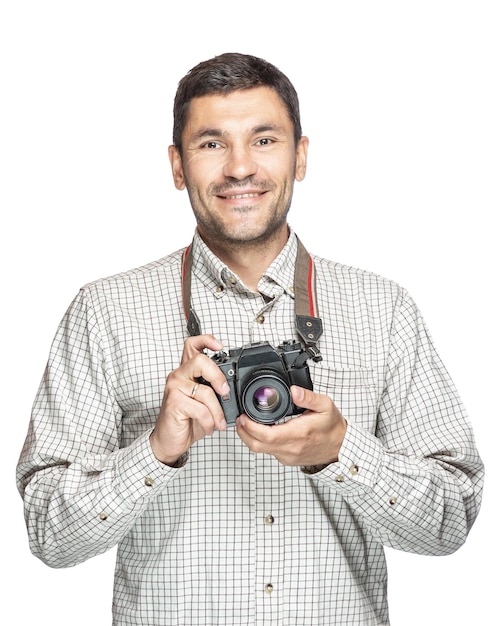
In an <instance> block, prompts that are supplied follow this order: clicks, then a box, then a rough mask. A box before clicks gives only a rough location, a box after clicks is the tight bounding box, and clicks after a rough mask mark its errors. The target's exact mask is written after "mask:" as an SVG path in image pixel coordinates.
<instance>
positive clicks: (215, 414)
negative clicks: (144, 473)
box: [150, 335, 230, 465]
mask: <svg viewBox="0 0 498 626" xmlns="http://www.w3.org/2000/svg"><path fill="white" fill-rule="evenodd" d="M205 348H208V349H210V350H214V351H216V350H221V348H222V345H221V343H220V342H219V341H218V340H217V339H216V338H215V337H213V336H212V335H199V336H197V337H189V338H188V339H187V340H186V341H185V345H184V347H183V355H182V359H181V365H180V367H178V368H177V369H176V370H173V371H172V372H171V373H170V374H169V376H168V378H167V380H166V387H165V389H164V396H163V401H162V405H161V410H160V412H159V417H158V418H157V421H156V426H155V428H154V431H153V433H152V434H151V436H150V444H151V447H152V451H153V452H154V455H155V456H156V458H157V459H158V460H159V461H161V462H162V463H165V464H167V465H173V464H174V463H175V462H176V461H177V460H178V459H179V458H180V457H181V456H182V454H184V453H185V452H186V451H187V450H188V449H189V448H190V446H191V445H192V444H193V443H194V442H196V441H198V440H199V439H202V437H205V436H206V435H211V434H212V433H213V432H214V430H215V429H217V430H224V429H225V428H226V426H227V425H226V421H225V416H224V414H223V410H222V408H221V406H220V403H219V401H218V398H217V397H216V395H215V393H214V391H213V389H211V387H209V386H208V385H203V384H200V383H198V379H199V377H201V376H202V378H204V379H205V380H206V381H208V382H209V383H210V384H211V385H212V386H213V388H214V389H215V390H216V393H218V394H219V395H222V396H223V395H226V394H228V393H229V391H230V388H229V386H228V383H227V381H226V378H225V375H224V374H223V372H222V371H221V370H220V368H219V367H218V366H217V365H216V363H214V362H213V361H212V360H211V359H210V358H209V357H208V356H207V355H206V354H204V353H203V350H204V349H205Z"/></svg>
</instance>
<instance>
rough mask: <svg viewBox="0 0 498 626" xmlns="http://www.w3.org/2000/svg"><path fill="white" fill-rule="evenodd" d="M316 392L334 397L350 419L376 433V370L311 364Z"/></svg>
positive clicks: (349, 420) (336, 403) (341, 410)
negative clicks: (334, 367) (333, 367)
mask: <svg viewBox="0 0 498 626" xmlns="http://www.w3.org/2000/svg"><path fill="white" fill-rule="evenodd" d="M310 373H311V379H312V381H313V389H314V391H316V392H317V393H322V394H325V395H327V396H329V398H331V399H332V400H333V401H334V403H335V405H336V406H337V408H338V409H339V411H340V412H341V413H342V415H343V416H344V417H345V418H346V419H347V420H348V422H353V423H355V424H358V425H359V426H361V427H362V428H365V429H367V430H368V431H370V432H371V433H375V429H376V423H377V393H376V385H375V376H374V370H373V369H368V368H353V369H349V368H341V369H332V368H328V367H327V366H324V365H323V362H322V363H318V364H315V363H312V364H310Z"/></svg>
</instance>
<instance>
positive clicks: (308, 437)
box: [237, 385, 347, 466]
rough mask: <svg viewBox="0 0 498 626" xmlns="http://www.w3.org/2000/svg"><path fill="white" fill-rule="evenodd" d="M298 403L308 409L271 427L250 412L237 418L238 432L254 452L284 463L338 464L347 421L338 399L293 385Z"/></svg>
mask: <svg viewBox="0 0 498 626" xmlns="http://www.w3.org/2000/svg"><path fill="white" fill-rule="evenodd" d="M291 393H292V399H293V401H294V404H296V405H297V406H299V407H301V408H303V409H306V410H305V411H304V413H303V414H302V415H300V416H299V417H296V418H295V419H291V420H289V421H287V422H284V423H282V424H275V425H273V426H268V425H265V424H259V423H258V422H255V421H253V420H252V419H250V418H249V417H248V416H247V415H241V416H240V417H238V418H237V433H238V434H239V437H240V438H241V439H242V441H243V442H244V443H245V444H246V446H247V447H248V448H249V449H250V450H252V451H253V452H257V453H261V452H264V453H266V454H271V455H273V456H274V457H275V458H276V459H277V460H278V461H279V462H280V463H282V464H283V465H299V466H310V465H324V464H329V463H335V462H336V461H337V459H338V456H339V450H340V448H341V445H342V441H343V439H344V435H345V434H346V428H347V423H346V420H345V419H344V417H343V416H342V415H341V413H340V411H339V409H338V408H337V407H336V406H335V404H334V402H333V401H332V400H331V399H330V398H329V397H328V396H325V395H322V394H318V393H314V392H313V391H310V390H309V389H304V388H303V387H297V386H295V385H294V386H292V387H291Z"/></svg>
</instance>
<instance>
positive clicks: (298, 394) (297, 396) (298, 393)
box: [293, 387, 304, 402]
mask: <svg viewBox="0 0 498 626" xmlns="http://www.w3.org/2000/svg"><path fill="white" fill-rule="evenodd" d="M293 392H294V393H293V396H294V400H296V401H298V402H299V401H300V400H302V399H303V398H304V391H303V389H301V387H294V389H293Z"/></svg>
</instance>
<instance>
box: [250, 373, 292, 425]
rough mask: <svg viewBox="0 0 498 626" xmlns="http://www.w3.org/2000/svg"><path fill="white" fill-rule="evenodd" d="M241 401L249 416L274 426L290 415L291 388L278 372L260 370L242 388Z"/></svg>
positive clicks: (252, 374)
mask: <svg viewBox="0 0 498 626" xmlns="http://www.w3.org/2000/svg"><path fill="white" fill-rule="evenodd" d="M240 399H241V403H242V408H243V409H244V412H245V413H247V415H248V416H249V417H250V418H252V419H253V420H255V421H256V422H260V423H262V424H274V423H275V422H278V420H279V419H281V418H282V417H285V416H286V415H289V414H290V409H291V407H292V397H291V393H290V389H289V386H288V385H287V383H286V382H285V380H284V379H283V377H282V376H281V374H279V373H278V372H276V371H274V370H271V369H258V370H255V371H253V372H252V373H251V375H250V376H249V378H248V379H246V380H245V381H244V384H243V385H242V386H241V394H240Z"/></svg>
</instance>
